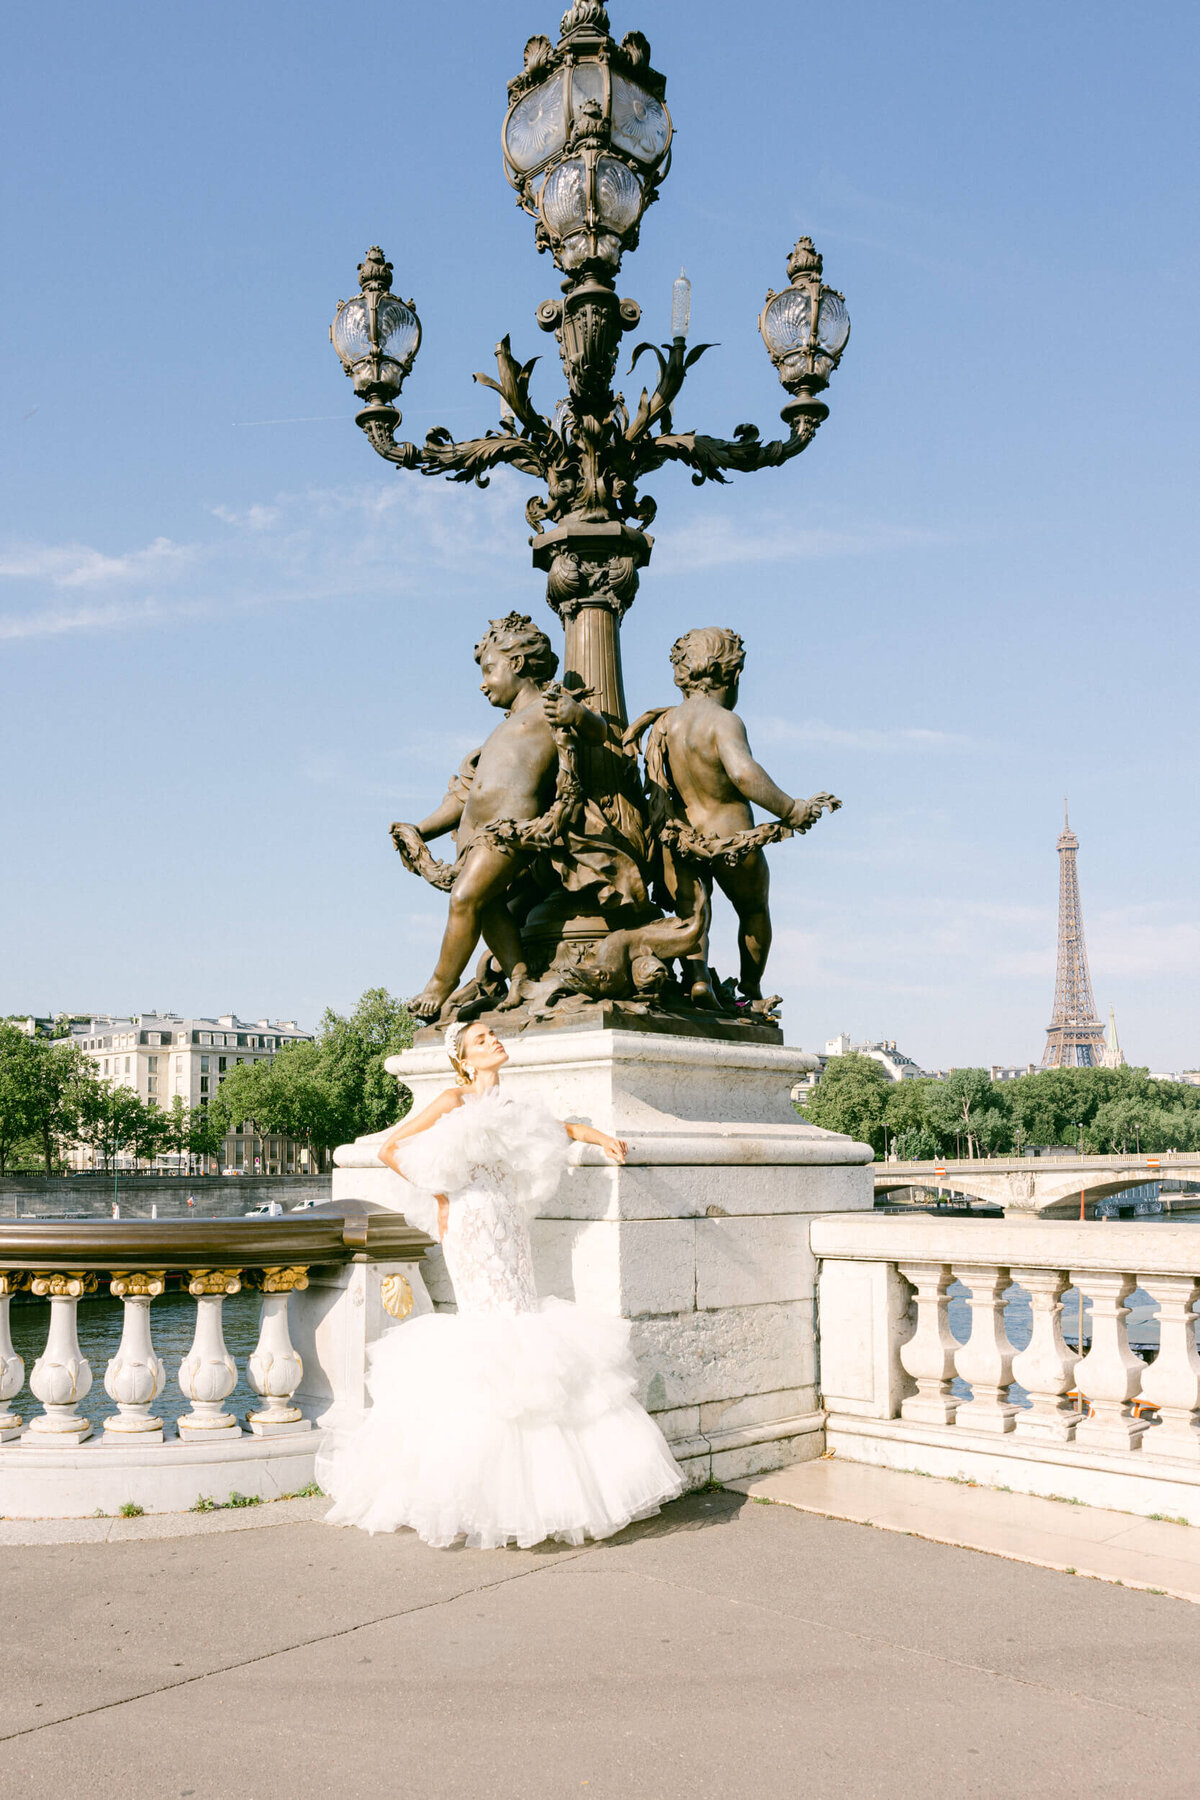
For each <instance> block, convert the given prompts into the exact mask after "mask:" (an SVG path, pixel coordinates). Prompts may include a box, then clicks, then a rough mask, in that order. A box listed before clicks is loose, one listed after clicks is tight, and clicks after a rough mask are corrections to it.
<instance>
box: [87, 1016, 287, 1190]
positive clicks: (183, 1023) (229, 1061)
mask: <svg viewBox="0 0 1200 1800" xmlns="http://www.w3.org/2000/svg"><path fill="white" fill-rule="evenodd" d="M58 1041H60V1042H64V1043H66V1042H70V1043H73V1044H76V1045H77V1046H78V1048H79V1049H80V1050H82V1052H83V1054H84V1055H85V1056H86V1057H87V1058H88V1060H89V1061H90V1062H91V1063H92V1065H93V1067H94V1068H95V1070H96V1073H97V1074H98V1075H99V1076H101V1077H102V1078H103V1079H104V1080H106V1081H109V1082H111V1083H112V1084H113V1086H114V1087H128V1088H132V1089H134V1091H135V1092H136V1093H137V1094H139V1095H140V1096H141V1098H142V1099H143V1100H145V1101H146V1102H147V1103H148V1104H149V1105H151V1106H157V1107H161V1108H162V1110H163V1111H164V1112H169V1111H170V1110H171V1107H172V1105H173V1103H174V1101H175V1100H181V1101H182V1102H183V1104H184V1106H186V1107H189V1108H192V1107H198V1108H200V1109H201V1110H203V1109H204V1108H205V1107H207V1105H208V1103H209V1100H210V1099H211V1098H212V1096H213V1095H214V1094H215V1093H216V1091H217V1088H218V1087H219V1086H220V1084H221V1082H222V1081H223V1080H224V1078H225V1076H226V1075H227V1074H228V1072H229V1070H230V1069H232V1068H235V1067H236V1066H237V1064H238V1063H245V1062H251V1063H253V1062H260V1061H267V1062H270V1061H272V1060H273V1059H274V1057H275V1056H276V1055H277V1054H278V1052H279V1051H280V1050H282V1049H283V1048H284V1047H285V1046H286V1045H289V1044H304V1043H311V1042H312V1033H311V1032H308V1031H301V1030H300V1028H299V1026H298V1025H297V1024H296V1021H295V1020H294V1019H274V1020H272V1019H254V1020H247V1019H239V1018H238V1016H237V1014H236V1013H222V1014H221V1015H220V1016H219V1017H218V1018H211V1019H210V1018H194V1019H185V1018H181V1017H180V1016H179V1015H178V1014H175V1013H135V1014H132V1015H130V1016H129V1017H128V1018H117V1017H113V1016H111V1015H109V1014H107V1013H97V1014H93V1015H91V1016H88V1017H84V1018H80V1017H78V1016H77V1017H76V1018H74V1019H73V1020H72V1024H71V1033H70V1037H69V1038H63V1039H61V1040H58ZM69 1160H70V1162H71V1164H72V1166H73V1167H75V1168H78V1169H88V1168H91V1167H92V1166H93V1162H94V1161H95V1162H99V1161H100V1158H99V1157H98V1156H97V1155H96V1154H95V1153H94V1152H93V1151H92V1150H90V1149H87V1148H85V1147H83V1146H80V1147H79V1148H77V1149H76V1150H75V1151H73V1152H72V1153H71V1156H70V1158H69ZM178 1160H179V1159H178V1158H173V1157H171V1156H162V1157H159V1158H158V1159H157V1161H158V1162H159V1163H160V1164H162V1165H164V1166H171V1165H173V1164H174V1163H175V1162H176V1161H178ZM220 1166H221V1168H222V1169H223V1170H230V1171H233V1172H236V1173H237V1174H263V1175H293V1174H302V1173H307V1172H308V1169H309V1153H308V1147H307V1145H304V1144H298V1143H296V1142H294V1141H293V1140H292V1139H291V1138H288V1137H284V1136H282V1135H280V1134H279V1133H265V1134H264V1133H259V1132H257V1131H254V1130H251V1129H246V1130H243V1131H231V1132H230V1133H229V1134H228V1136H227V1137H226V1139H225V1143H224V1147H223V1151H222V1155H221V1159H220ZM195 1172H197V1173H198V1172H199V1171H198V1170H197V1171H195Z"/></svg>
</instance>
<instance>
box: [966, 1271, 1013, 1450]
mask: <svg viewBox="0 0 1200 1800" xmlns="http://www.w3.org/2000/svg"><path fill="white" fill-rule="evenodd" d="M954 1277H955V1280H956V1281H961V1282H962V1284H963V1286H964V1287H968V1288H970V1290H971V1296H970V1299H969V1301H968V1302H967V1304H968V1305H969V1306H970V1309H971V1335H970V1337H969V1338H968V1339H967V1341H966V1343H965V1344H963V1345H962V1346H961V1347H960V1348H959V1350H958V1352H957V1354H956V1356H955V1358H954V1367H955V1370H956V1371H957V1373H958V1374H959V1375H960V1376H961V1378H962V1379H963V1381H967V1382H969V1383H970V1384H971V1396H972V1397H971V1399H970V1400H964V1401H962V1402H960V1404H959V1408H958V1414H957V1417H956V1418H955V1421H954V1422H955V1424H956V1425H966V1426H969V1427H970V1428H971V1429H972V1430H974V1431H1011V1430H1012V1429H1013V1421H1014V1419H1015V1418H1016V1414H1017V1410H1018V1409H1017V1407H1016V1406H1014V1405H1013V1403H1012V1401H1011V1400H1010V1399H1009V1398H1008V1387H1009V1383H1010V1382H1011V1380H1012V1365H1013V1350H1012V1345H1011V1344H1010V1343H1009V1341H1008V1334H1007V1332H1006V1331H1005V1329H1004V1291H1005V1289H1006V1288H1007V1287H1008V1286H1009V1273H1008V1270H1007V1269H1004V1268H1000V1267H998V1266H997V1265H996V1264H995V1263H981V1264H967V1265H966V1266H965V1267H963V1268H958V1267H956V1268H955V1270H954Z"/></svg>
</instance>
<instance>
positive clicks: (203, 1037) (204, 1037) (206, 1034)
mask: <svg viewBox="0 0 1200 1800" xmlns="http://www.w3.org/2000/svg"><path fill="white" fill-rule="evenodd" d="M200 1042H201V1043H202V1044H211V1043H212V1032H211V1031H202V1032H201V1033H200Z"/></svg>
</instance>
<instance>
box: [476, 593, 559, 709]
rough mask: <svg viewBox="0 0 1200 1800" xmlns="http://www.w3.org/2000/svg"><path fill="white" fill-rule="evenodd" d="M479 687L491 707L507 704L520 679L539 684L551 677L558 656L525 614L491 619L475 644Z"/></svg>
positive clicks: (518, 687)
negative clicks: (480, 676) (479, 678)
mask: <svg viewBox="0 0 1200 1800" xmlns="http://www.w3.org/2000/svg"><path fill="white" fill-rule="evenodd" d="M475 661H476V662H477V663H478V664H479V668H480V673H481V674H482V676H483V680H482V681H481V682H480V684H479V685H480V687H481V688H482V690H483V692H484V693H485V694H486V695H487V697H488V699H489V700H490V701H491V703H492V705H493V706H511V705H512V703H513V701H514V700H515V699H516V697H517V694H518V693H519V692H520V688H521V683H522V682H523V681H533V682H536V683H537V684H538V686H539V687H540V686H542V685H543V684H544V683H545V682H547V681H552V680H553V679H554V676H555V673H556V671H557V669H558V657H557V656H556V655H555V654H554V648H553V646H552V644H551V642H550V639H549V638H548V637H547V636H546V633H545V632H544V631H541V630H539V629H538V627H537V626H536V625H535V624H534V622H533V620H532V619H531V618H529V617H528V615H527V614H525V613H516V612H511V613H508V614H507V615H506V616H505V617H504V618H503V619H493V620H492V621H491V623H490V624H489V626H488V628H487V630H486V631H485V632H484V634H483V636H482V637H481V638H480V640H479V642H478V643H477V644H476V646H475Z"/></svg>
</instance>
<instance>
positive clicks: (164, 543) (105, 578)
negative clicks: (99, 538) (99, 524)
mask: <svg viewBox="0 0 1200 1800" xmlns="http://www.w3.org/2000/svg"><path fill="white" fill-rule="evenodd" d="M195 555H196V551H195V548H194V547H193V546H192V545H188V544H173V543H172V542H171V540H170V538H164V537H160V538H155V539H154V541H153V543H150V544H146V545H145V546H144V547H143V548H142V549H140V550H130V551H127V552H126V553H125V554H123V555H121V556H109V555H107V554H106V553H105V552H104V551H103V550H95V549H93V548H92V547H91V545H90V544H58V545H52V544H28V545H24V546H19V545H18V546H14V547H12V548H10V549H9V550H7V551H0V576H4V577H7V578H8V579H9V580H16V581H32V582H43V583H46V584H48V585H49V586H51V587H58V588H62V587H91V586H94V585H96V584H98V583H105V582H117V583H119V582H130V581H144V580H156V579H158V578H159V577H161V576H162V574H163V572H164V571H176V570H178V569H180V568H182V567H184V566H185V565H186V564H187V563H189V562H191V561H193V560H194V558H195Z"/></svg>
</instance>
